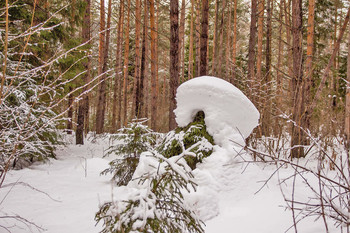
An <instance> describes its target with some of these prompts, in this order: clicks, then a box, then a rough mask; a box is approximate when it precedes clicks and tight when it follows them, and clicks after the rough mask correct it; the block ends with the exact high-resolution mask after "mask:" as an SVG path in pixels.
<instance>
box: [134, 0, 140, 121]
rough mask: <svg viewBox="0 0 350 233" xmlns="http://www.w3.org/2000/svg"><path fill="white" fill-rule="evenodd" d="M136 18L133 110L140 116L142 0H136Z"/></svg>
mask: <svg viewBox="0 0 350 233" xmlns="http://www.w3.org/2000/svg"><path fill="white" fill-rule="evenodd" d="M135 6H136V13H135V14H136V18H135V72H134V101H133V105H134V106H133V110H135V111H134V113H133V115H134V117H136V118H138V116H139V108H138V107H136V106H140V103H138V102H139V101H140V99H139V96H140V91H141V90H140V58H141V57H140V25H141V2H140V0H136V2H135Z"/></svg>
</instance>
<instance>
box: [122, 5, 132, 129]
mask: <svg viewBox="0 0 350 233" xmlns="http://www.w3.org/2000/svg"><path fill="white" fill-rule="evenodd" d="M130 5H131V3H130V0H128V7H127V10H128V13H127V16H126V17H127V18H126V29H125V48H124V81H123V90H124V91H123V94H124V98H123V99H124V100H123V103H124V104H123V126H126V124H127V123H128V78H129V42H130V37H129V34H130Z"/></svg>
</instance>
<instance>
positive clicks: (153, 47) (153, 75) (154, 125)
mask: <svg viewBox="0 0 350 233" xmlns="http://www.w3.org/2000/svg"><path fill="white" fill-rule="evenodd" d="M150 23H151V89H152V91H151V92H152V96H151V97H152V98H151V128H152V129H153V130H156V129H157V119H156V118H157V74H156V72H157V71H156V68H157V66H156V65H157V64H156V62H157V61H156V59H157V57H156V28H155V6H154V0H150Z"/></svg>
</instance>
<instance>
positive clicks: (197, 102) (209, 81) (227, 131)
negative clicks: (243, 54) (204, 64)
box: [174, 76, 260, 146]
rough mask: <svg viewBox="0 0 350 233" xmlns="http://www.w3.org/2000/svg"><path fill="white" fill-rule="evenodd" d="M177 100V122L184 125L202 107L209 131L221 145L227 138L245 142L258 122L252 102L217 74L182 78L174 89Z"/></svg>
mask: <svg viewBox="0 0 350 233" xmlns="http://www.w3.org/2000/svg"><path fill="white" fill-rule="evenodd" d="M176 101H177V108H176V109H175V110H174V112H175V115H176V122H177V124H178V126H180V127H184V126H186V125H187V124H189V123H190V122H191V121H192V120H193V118H194V116H195V115H196V113H197V112H198V111H203V112H204V113H205V123H206V126H207V130H208V133H209V134H210V135H212V136H213V138H214V141H215V143H216V144H218V145H220V146H223V145H225V144H227V142H228V141H229V140H232V141H235V142H237V143H240V144H244V139H245V138H247V137H248V136H249V135H250V133H251V132H252V130H253V129H254V128H255V127H256V126H257V125H258V121H259V116H260V114H259V112H258V110H257V109H256V108H255V106H254V105H253V103H252V102H251V101H250V100H249V99H248V98H247V97H246V96H245V95H244V94H243V93H242V92H241V91H240V90H239V89H238V88H236V87H235V86H233V85H232V84H231V83H229V82H226V81H225V80H223V79H220V78H216V77H211V76H202V77H197V78H194V79H191V80H189V81H187V82H184V83H183V84H181V85H180V86H179V87H178V89H177V94H176Z"/></svg>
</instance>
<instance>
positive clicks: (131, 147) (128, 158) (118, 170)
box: [101, 120, 157, 186]
mask: <svg viewBox="0 0 350 233" xmlns="http://www.w3.org/2000/svg"><path fill="white" fill-rule="evenodd" d="M144 122H145V120H141V121H136V120H134V121H133V122H130V123H128V125H127V126H126V127H124V128H121V129H119V131H118V133H117V134H116V135H115V136H113V137H112V140H113V141H119V143H118V144H116V145H113V146H110V147H109V148H108V149H107V153H106V156H109V155H115V156H117V158H116V159H114V160H112V161H111V162H110V163H109V165H110V167H109V168H107V169H106V170H104V171H103V172H102V173H101V174H102V175H105V174H108V173H112V174H113V178H112V179H113V180H114V181H115V183H116V184H117V185H118V186H120V185H127V184H128V183H129V181H130V180H131V178H132V176H133V174H134V171H135V169H136V167H137V165H138V163H139V158H140V154H141V153H142V152H144V151H148V150H150V149H151V148H152V147H153V146H154V145H155V142H156V138H157V134H156V133H155V132H153V131H152V130H151V129H150V128H149V127H148V126H146V125H144V124H143V123H144Z"/></svg>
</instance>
